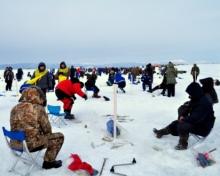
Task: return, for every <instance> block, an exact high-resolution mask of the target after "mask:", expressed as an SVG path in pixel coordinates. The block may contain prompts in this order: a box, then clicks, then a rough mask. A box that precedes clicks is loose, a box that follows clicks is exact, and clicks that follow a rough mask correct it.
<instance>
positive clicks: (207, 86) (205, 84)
mask: <svg viewBox="0 0 220 176" xmlns="http://www.w3.org/2000/svg"><path fill="white" fill-rule="evenodd" d="M199 82H200V83H201V84H202V89H203V91H204V93H210V92H211V91H212V90H213V88H214V80H213V79H212V78H211V77H208V78H204V79H200V80H199Z"/></svg>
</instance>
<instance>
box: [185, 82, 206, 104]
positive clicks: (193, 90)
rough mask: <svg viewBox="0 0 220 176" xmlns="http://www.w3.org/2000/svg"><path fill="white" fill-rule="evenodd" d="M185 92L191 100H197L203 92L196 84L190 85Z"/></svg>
mask: <svg viewBox="0 0 220 176" xmlns="http://www.w3.org/2000/svg"><path fill="white" fill-rule="evenodd" d="M186 92H187V93H188V94H189V95H190V96H191V98H192V100H199V99H200V98H201V97H202V96H203V90H202V88H201V86H200V85H199V84H198V83H196V82H193V83H191V84H190V85H189V86H188V87H187V88H186Z"/></svg>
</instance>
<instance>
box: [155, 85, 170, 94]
mask: <svg viewBox="0 0 220 176" xmlns="http://www.w3.org/2000/svg"><path fill="white" fill-rule="evenodd" d="M158 89H163V90H162V92H161V94H163V95H164V94H165V93H166V90H167V88H166V85H162V84H160V85H158V86H155V87H154V88H153V89H152V90H151V92H154V91H156V90H158Z"/></svg>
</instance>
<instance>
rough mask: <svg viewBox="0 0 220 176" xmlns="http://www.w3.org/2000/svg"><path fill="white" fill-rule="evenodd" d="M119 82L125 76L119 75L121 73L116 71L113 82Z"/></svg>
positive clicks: (123, 80) (123, 79)
mask: <svg viewBox="0 0 220 176" xmlns="http://www.w3.org/2000/svg"><path fill="white" fill-rule="evenodd" d="M120 82H125V78H124V77H123V76H122V75H121V73H116V75H115V83H116V84H118V83H120Z"/></svg>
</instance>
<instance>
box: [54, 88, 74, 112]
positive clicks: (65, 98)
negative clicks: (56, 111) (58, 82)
mask: <svg viewBox="0 0 220 176" xmlns="http://www.w3.org/2000/svg"><path fill="white" fill-rule="evenodd" d="M55 94H56V96H57V98H58V100H60V101H62V103H63V110H64V112H66V113H71V110H72V107H73V103H74V101H73V98H72V97H70V96H69V95H67V94H65V93H64V92H63V91H62V90H60V89H56V90H55Z"/></svg>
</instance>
